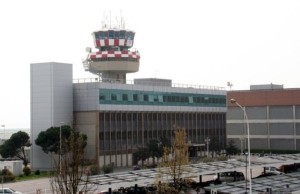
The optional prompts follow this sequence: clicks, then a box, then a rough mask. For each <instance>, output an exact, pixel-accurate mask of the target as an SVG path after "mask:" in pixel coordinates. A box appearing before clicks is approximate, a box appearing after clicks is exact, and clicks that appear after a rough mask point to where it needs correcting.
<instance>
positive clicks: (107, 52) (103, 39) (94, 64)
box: [83, 25, 140, 82]
mask: <svg viewBox="0 0 300 194" xmlns="http://www.w3.org/2000/svg"><path fill="white" fill-rule="evenodd" d="M92 35H93V38H94V45H95V48H96V50H97V51H96V52H92V49H91V48H87V52H89V54H88V57H87V59H86V60H85V61H83V65H84V68H85V70H86V71H90V72H91V73H94V74H97V75H99V76H100V77H101V78H102V81H119V82H125V81H126V73H133V72H137V71H138V70H139V60H140V55H139V53H138V51H137V50H134V51H133V50H132V49H131V48H132V46H133V42H134V35H135V32H134V31H131V30H126V29H122V28H121V27H120V28H107V27H106V25H103V27H102V29H101V30H98V31H95V32H93V33H92Z"/></svg>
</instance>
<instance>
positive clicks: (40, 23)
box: [0, 0, 300, 128]
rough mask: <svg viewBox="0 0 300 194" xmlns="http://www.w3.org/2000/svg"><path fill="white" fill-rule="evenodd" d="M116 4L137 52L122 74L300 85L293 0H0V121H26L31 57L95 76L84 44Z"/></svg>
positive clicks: (299, 39)
mask: <svg viewBox="0 0 300 194" xmlns="http://www.w3.org/2000/svg"><path fill="white" fill-rule="evenodd" d="M120 12H121V13H122V16H123V18H124V19H125V22H126V28H127V29H131V30H134V31H135V32H136V36H135V42H134V48H136V49H138V50H139V52H140V54H141V60H140V71H139V72H138V73H135V74H130V75H129V76H128V79H131V80H132V79H134V78H142V77H156V78H168V79H172V80H173V83H182V84H194V85H209V86H221V87H226V83H227V82H231V83H232V84H233V88H232V89H234V90H237V89H249V85H250V84H270V83H274V84H283V85H284V87H286V88H295V87H298V88H300V82H299V79H300V78H299V65H300V58H299V56H300V55H299V54H300V1H296V0H295V1H286V0H282V1H275V0H270V1H264V0H257V1H255V0H251V1H242V0H236V1H226V0H215V1H214V0H207V1H200V0H187V1H183V0H172V1H171V0H169V1H168V0H165V1H163V0H160V1H159V0H151V1H141V0H136V1H131V0H120V1H113V0H106V1H103V0H95V1H93V0H82V1H79V0H49V1H48V0H43V1H41V0H26V1H24V0H9V1H0V21H1V22H0V25H1V30H0V53H1V71H0V84H1V93H0V125H5V126H6V128H29V126H30V83H29V81H30V71H29V70H30V63H36V62H65V63H72V64H73V76H74V78H84V77H94V76H93V75H91V74H89V73H87V72H85V71H84V69H83V66H82V59H84V58H85V57H86V55H87V53H86V52H85V48H86V47H93V39H92V36H91V33H92V32H93V31H95V30H98V29H100V28H101V22H102V20H103V16H104V15H105V14H106V15H108V16H109V15H111V18H112V19H114V18H115V17H116V16H118V17H119V16H120ZM110 13H111V14H110ZM226 89H228V88H226Z"/></svg>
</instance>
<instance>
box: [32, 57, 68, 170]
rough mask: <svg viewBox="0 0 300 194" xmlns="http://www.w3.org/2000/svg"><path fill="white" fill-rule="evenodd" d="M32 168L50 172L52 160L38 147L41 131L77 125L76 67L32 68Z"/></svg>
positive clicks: (49, 65) (51, 65) (43, 65)
mask: <svg viewBox="0 0 300 194" xmlns="http://www.w3.org/2000/svg"><path fill="white" fill-rule="evenodd" d="M30 100H31V103H30V113H31V122H30V125H31V126H30V130H31V142H32V147H31V159H30V161H31V164H30V165H31V168H32V169H35V170H36V169H49V168H50V167H51V160H50V156H49V155H46V154H45V153H44V152H43V151H42V149H41V148H40V147H39V146H37V145H35V143H34V141H35V139H36V138H37V136H38V134H39V133H40V132H41V131H45V130H47V129H48V128H49V127H52V126H60V125H61V122H64V123H65V124H69V125H71V124H72V123H73V122H72V120H73V92H72V64H66V63H55V62H49V63H33V64H30Z"/></svg>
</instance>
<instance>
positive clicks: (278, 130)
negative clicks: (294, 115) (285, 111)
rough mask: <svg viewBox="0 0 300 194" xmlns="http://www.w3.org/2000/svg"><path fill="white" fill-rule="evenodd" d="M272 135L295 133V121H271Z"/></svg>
mask: <svg viewBox="0 0 300 194" xmlns="http://www.w3.org/2000/svg"><path fill="white" fill-rule="evenodd" d="M269 127H270V135H293V134H294V124H293V123H270V125H269Z"/></svg>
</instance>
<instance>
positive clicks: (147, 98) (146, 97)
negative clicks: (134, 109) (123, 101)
mask: <svg viewBox="0 0 300 194" xmlns="http://www.w3.org/2000/svg"><path fill="white" fill-rule="evenodd" d="M144 101H145V102H148V101H149V96H148V95H147V94H145V95H144Z"/></svg>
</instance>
